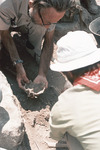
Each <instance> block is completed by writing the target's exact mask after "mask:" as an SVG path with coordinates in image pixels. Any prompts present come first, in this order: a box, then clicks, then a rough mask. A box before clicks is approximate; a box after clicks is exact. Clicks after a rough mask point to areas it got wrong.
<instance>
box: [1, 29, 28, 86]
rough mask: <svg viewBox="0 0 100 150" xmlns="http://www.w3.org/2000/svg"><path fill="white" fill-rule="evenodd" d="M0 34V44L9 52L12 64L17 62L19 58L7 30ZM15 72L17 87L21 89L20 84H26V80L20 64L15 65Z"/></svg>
mask: <svg viewBox="0 0 100 150" xmlns="http://www.w3.org/2000/svg"><path fill="white" fill-rule="evenodd" d="M0 34H1V40H2V43H3V45H4V47H5V48H6V49H7V51H8V52H9V54H10V57H11V60H12V62H14V61H16V60H19V59H20V57H19V54H18V52H17V48H16V46H15V43H14V41H13V38H12V37H11V35H10V32H9V30H5V31H0ZM16 71H17V82H18V85H19V87H20V88H23V86H22V82H28V78H27V77H26V73H25V70H24V67H23V65H22V63H19V64H16Z"/></svg>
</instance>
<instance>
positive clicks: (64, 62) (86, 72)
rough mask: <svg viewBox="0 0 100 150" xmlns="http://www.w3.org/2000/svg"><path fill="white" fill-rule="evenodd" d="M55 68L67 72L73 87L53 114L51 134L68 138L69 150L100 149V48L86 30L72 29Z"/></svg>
mask: <svg viewBox="0 0 100 150" xmlns="http://www.w3.org/2000/svg"><path fill="white" fill-rule="evenodd" d="M57 45H58V50H57V60H56V62H55V64H51V66H50V68H51V69H52V70H53V71H61V72H65V73H66V75H67V77H68V79H69V80H70V81H71V82H72V84H73V86H72V87H70V88H69V89H67V90H65V91H64V92H63V93H61V95H60V96H59V97H58V101H57V102H56V104H55V105H54V106H53V108H52V109H51V113H50V120H49V123H50V136H51V138H53V139H55V140H58V141H59V140H61V139H62V138H63V137H66V142H67V145H68V149H69V150H100V49H99V48H97V47H96V45H95V42H94V40H93V39H92V37H91V36H90V35H89V34H88V33H87V32H85V31H73V32H68V33H67V35H65V36H64V37H62V38H61V39H60V40H59V41H58V42H57Z"/></svg>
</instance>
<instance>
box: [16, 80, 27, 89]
mask: <svg viewBox="0 0 100 150" xmlns="http://www.w3.org/2000/svg"><path fill="white" fill-rule="evenodd" d="M17 82H18V85H19V88H21V89H23V90H25V87H24V84H25V83H29V79H28V78H27V77H24V78H22V77H17Z"/></svg>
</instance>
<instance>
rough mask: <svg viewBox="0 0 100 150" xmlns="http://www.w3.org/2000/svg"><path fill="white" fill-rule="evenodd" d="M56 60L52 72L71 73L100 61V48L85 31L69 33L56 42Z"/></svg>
mask: <svg viewBox="0 0 100 150" xmlns="http://www.w3.org/2000/svg"><path fill="white" fill-rule="evenodd" d="M57 46H58V49H57V60H55V62H54V64H51V65H50V68H51V70H53V71H62V72H65V71H72V70H76V69H79V68H83V67H86V66H89V65H92V64H94V63H96V62H98V61H100V48H97V47H96V45H95V42H94V39H93V38H92V37H91V36H90V34H88V33H87V32H85V31H73V32H72V31H70V32H68V33H67V34H66V35H65V36H63V37H62V38H61V39H60V40H59V41H58V42H57Z"/></svg>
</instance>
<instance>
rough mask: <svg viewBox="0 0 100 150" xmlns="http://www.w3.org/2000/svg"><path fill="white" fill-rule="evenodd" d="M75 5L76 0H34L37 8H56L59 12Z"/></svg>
mask: <svg viewBox="0 0 100 150" xmlns="http://www.w3.org/2000/svg"><path fill="white" fill-rule="evenodd" d="M74 5H75V1H74V0H34V2H33V6H34V7H36V8H37V9H41V8H43V7H44V8H50V7H53V8H55V9H56V10H57V11H58V12H61V11H65V10H67V9H68V8H70V7H71V6H72V7H73V6H74Z"/></svg>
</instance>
